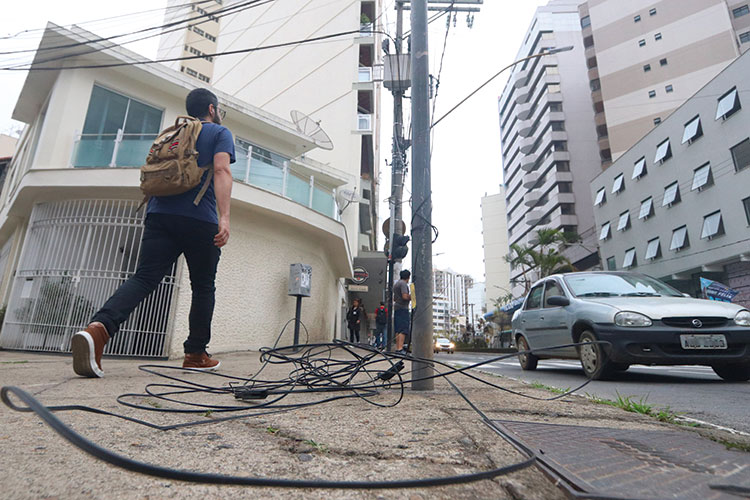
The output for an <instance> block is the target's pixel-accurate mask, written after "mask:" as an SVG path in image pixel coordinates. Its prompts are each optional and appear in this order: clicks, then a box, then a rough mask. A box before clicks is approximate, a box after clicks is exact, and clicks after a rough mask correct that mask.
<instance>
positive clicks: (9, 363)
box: [0, 360, 28, 365]
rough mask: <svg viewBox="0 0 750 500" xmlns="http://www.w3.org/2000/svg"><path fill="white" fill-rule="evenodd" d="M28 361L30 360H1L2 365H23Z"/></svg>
mask: <svg viewBox="0 0 750 500" xmlns="http://www.w3.org/2000/svg"><path fill="white" fill-rule="evenodd" d="M26 363H28V361H26V360H24V361H0V365H23V364H26Z"/></svg>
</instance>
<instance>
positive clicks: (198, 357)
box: [182, 352, 221, 371]
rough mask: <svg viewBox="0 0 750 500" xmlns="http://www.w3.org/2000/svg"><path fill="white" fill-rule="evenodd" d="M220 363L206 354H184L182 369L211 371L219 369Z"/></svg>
mask: <svg viewBox="0 0 750 500" xmlns="http://www.w3.org/2000/svg"><path fill="white" fill-rule="evenodd" d="M219 365H221V362H219V361H217V360H215V359H211V355H210V354H208V353H207V352H196V353H185V359H184V360H183V361H182V367H183V368H191V369H193V370H203V371H213V370H216V369H217V368H219Z"/></svg>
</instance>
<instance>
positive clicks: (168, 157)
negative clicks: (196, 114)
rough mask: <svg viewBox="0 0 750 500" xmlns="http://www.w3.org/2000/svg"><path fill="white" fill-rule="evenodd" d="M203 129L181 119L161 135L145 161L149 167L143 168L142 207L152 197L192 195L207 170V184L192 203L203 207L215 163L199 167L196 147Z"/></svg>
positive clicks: (196, 122) (197, 122) (188, 118)
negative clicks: (202, 202) (188, 193)
mask: <svg viewBox="0 0 750 500" xmlns="http://www.w3.org/2000/svg"><path fill="white" fill-rule="evenodd" d="M202 127H203V125H202V124H201V121H200V120H198V119H197V118H193V117H191V116H178V117H177V119H176V120H175V122H174V125H172V126H170V127H168V128H166V129H165V130H163V131H162V132H161V133H159V136H158V137H157V138H156V140H155V141H154V144H153V145H152V146H151V149H150V150H149V153H148V156H147V157H146V164H145V165H143V166H142V167H141V191H143V195H144V199H143V203H146V202H147V201H148V199H149V198H151V197H152V196H173V195H176V194H182V193H186V192H187V191H190V190H191V189H193V188H194V187H195V186H197V185H198V184H200V182H201V177H203V173H204V172H205V171H206V170H208V176H207V177H206V182H204V183H203V187H202V188H201V190H200V192H199V193H198V195H197V196H196V197H195V200H193V204H194V205H196V206H197V205H198V203H200V201H201V198H203V195H204V194H206V190H207V189H208V186H209V184H210V183H211V179H212V177H213V173H214V169H213V163H211V164H209V165H208V166H207V167H199V166H198V151H197V150H196V149H195V143H196V141H197V140H198V135H199V134H200V133H201V128H202ZM143 203H142V204H141V205H143Z"/></svg>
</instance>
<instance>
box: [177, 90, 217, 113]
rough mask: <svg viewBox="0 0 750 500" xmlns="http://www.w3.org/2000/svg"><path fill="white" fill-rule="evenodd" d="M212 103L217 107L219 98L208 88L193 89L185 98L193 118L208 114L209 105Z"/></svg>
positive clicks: (187, 108)
mask: <svg viewBox="0 0 750 500" xmlns="http://www.w3.org/2000/svg"><path fill="white" fill-rule="evenodd" d="M211 104H213V105H214V108H217V107H218V106H219V99H218V98H217V97H216V95H215V94H214V93H213V92H211V91H210V90H208V89H193V90H191V91H190V93H189V94H188V95H187V97H186V98H185V109H186V110H187V112H188V114H189V115H190V116H192V117H193V118H205V117H206V116H208V106H209V105H211Z"/></svg>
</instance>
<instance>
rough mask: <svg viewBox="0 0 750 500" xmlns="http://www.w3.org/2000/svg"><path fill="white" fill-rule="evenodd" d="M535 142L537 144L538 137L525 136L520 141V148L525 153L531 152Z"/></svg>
mask: <svg viewBox="0 0 750 500" xmlns="http://www.w3.org/2000/svg"><path fill="white" fill-rule="evenodd" d="M534 144H536V137H524V138H523V139H521V140H520V141H519V142H518V148H519V149H520V150H521V153H523V154H529V153H531V152H532V151H533V150H534Z"/></svg>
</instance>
